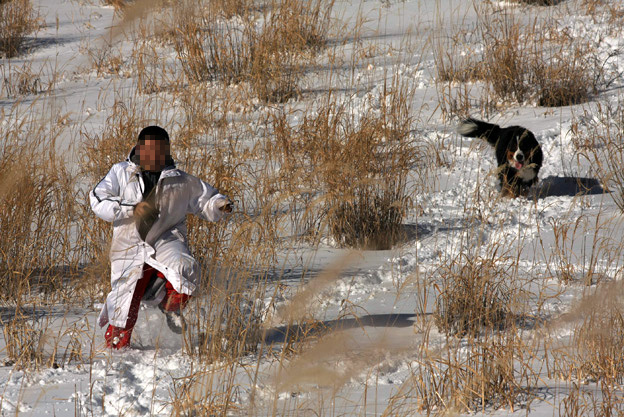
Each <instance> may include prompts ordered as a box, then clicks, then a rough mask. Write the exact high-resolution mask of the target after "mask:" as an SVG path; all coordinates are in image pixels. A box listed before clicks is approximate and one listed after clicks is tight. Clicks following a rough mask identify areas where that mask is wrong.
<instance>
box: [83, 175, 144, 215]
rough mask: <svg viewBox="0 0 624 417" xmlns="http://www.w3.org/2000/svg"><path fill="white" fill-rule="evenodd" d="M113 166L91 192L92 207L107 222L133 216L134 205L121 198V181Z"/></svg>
mask: <svg viewBox="0 0 624 417" xmlns="http://www.w3.org/2000/svg"><path fill="white" fill-rule="evenodd" d="M115 171H116V170H115V166H113V167H112V168H111V169H110V171H108V174H106V176H105V177H104V178H102V179H101V180H100V182H99V183H98V184H97V185H96V186H95V188H94V189H93V190H91V192H90V193H89V200H90V203H91V209H92V210H93V212H94V213H95V215H96V216H98V217H99V218H100V219H102V220H105V221H107V222H112V221H114V220H118V219H122V218H126V217H130V216H132V213H133V210H134V205H132V204H126V203H124V202H123V201H122V200H121V196H120V192H119V181H118V179H117V175H116V172H115Z"/></svg>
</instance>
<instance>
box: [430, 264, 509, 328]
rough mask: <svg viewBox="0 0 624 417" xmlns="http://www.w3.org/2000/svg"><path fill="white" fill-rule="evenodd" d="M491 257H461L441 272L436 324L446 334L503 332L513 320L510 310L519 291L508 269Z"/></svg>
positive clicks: (444, 267)
mask: <svg viewBox="0 0 624 417" xmlns="http://www.w3.org/2000/svg"><path fill="white" fill-rule="evenodd" d="M491 256H492V257H491V258H486V259H483V258H478V257H476V258H473V257H472V256H470V255H462V256H460V258H459V259H457V260H453V261H451V262H450V264H448V265H445V266H443V268H442V270H441V271H440V276H441V279H442V284H441V292H440V295H439V296H438V298H437V300H436V310H435V322H436V324H437V326H438V327H439V328H440V329H441V330H442V331H444V332H445V333H447V334H452V335H457V336H459V337H462V336H465V335H468V336H471V337H477V336H478V335H479V334H481V333H482V332H483V331H493V330H503V329H506V328H508V327H510V326H511V325H512V324H513V323H514V320H515V319H516V317H515V315H514V312H513V311H512V307H513V305H514V303H516V302H517V301H518V297H519V295H520V290H519V288H516V287H515V286H514V284H513V283H514V281H516V277H515V276H514V273H513V269H512V268H511V267H506V268H505V267H502V266H500V259H497V254H496V252H493V253H492V255H491Z"/></svg>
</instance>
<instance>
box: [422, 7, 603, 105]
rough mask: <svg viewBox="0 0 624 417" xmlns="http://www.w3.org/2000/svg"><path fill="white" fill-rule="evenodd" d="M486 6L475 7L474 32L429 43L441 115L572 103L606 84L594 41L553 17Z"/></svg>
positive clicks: (586, 97) (453, 35) (459, 32)
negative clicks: (476, 93) (474, 89)
mask: <svg viewBox="0 0 624 417" xmlns="http://www.w3.org/2000/svg"><path fill="white" fill-rule="evenodd" d="M490 7H491V6H487V5H486V6H483V7H480V8H478V13H479V24H478V26H477V31H476V32H467V31H466V29H460V30H459V31H457V32H456V33H452V34H450V35H448V36H446V37H442V38H441V39H439V40H438V41H437V42H434V43H433V52H434V57H435V62H436V70H437V79H436V83H437V84H436V85H437V88H438V91H439V95H440V97H441V108H442V110H443V112H444V113H445V114H452V115H457V114H459V115H460V116H461V115H462V114H465V113H467V112H468V113H469V112H470V109H471V108H472V107H474V106H475V104H476V105H477V106H478V107H480V108H481V111H482V112H485V113H487V112H488V111H489V110H490V109H489V107H490V106H491V105H492V104H495V105H497V106H508V105H513V104H526V103H531V104H535V105H539V106H544V107H560V106H568V105H574V104H579V103H583V102H587V101H588V100H590V99H591V97H593V96H594V95H595V94H596V93H597V91H598V90H599V89H600V88H604V87H605V86H607V85H609V84H610V82H611V81H609V80H607V79H606V78H605V77H606V75H605V74H606V73H605V62H606V61H604V59H601V58H599V54H598V51H597V45H598V43H592V42H591V41H590V40H588V39H583V38H579V37H575V36H574V35H573V34H571V33H570V31H568V30H566V29H564V28H559V27H558V25H559V21H558V20H557V17H555V16H553V17H550V18H546V19H543V18H538V17H533V16H531V15H530V14H529V15H528V16H527V15H525V14H523V13H519V12H518V11H516V10H514V9H511V10H504V11H497V12H494V11H493V10H491V9H490ZM475 82H478V83H483V84H484V87H485V91H484V92H483V93H482V96H481V97H475V96H474V93H472V94H471V92H470V90H471V89H470V88H469V86H470V85H471V84H473V83H475ZM457 83H459V85H457ZM462 86H463V88H462ZM477 91H481V90H480V89H477Z"/></svg>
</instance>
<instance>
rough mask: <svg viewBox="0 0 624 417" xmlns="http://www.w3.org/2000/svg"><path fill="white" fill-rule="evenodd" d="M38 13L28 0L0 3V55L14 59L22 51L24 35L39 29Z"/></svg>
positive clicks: (12, 0)
mask: <svg viewBox="0 0 624 417" xmlns="http://www.w3.org/2000/svg"><path fill="white" fill-rule="evenodd" d="M38 18H39V16H38V13H37V12H36V11H35V9H34V7H33V5H32V2H31V1H30V0H9V1H3V2H1V3H0V54H1V55H2V56H4V57H6V58H11V57H14V56H16V55H18V54H20V52H21V51H22V48H23V46H24V42H25V41H26V35H28V34H30V33H32V32H34V31H35V30H36V29H37V28H38V27H39V21H38Z"/></svg>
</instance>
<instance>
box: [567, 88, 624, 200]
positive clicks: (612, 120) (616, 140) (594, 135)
mask: <svg viewBox="0 0 624 417" xmlns="http://www.w3.org/2000/svg"><path fill="white" fill-rule="evenodd" d="M579 119H580V120H581V122H580V123H579V124H577V125H575V128H574V129H573V144H574V145H575V147H576V148H577V150H578V152H579V154H580V155H582V156H583V157H584V158H585V159H587V160H589V161H590V162H591V163H592V168H593V169H594V170H595V174H596V176H597V177H598V178H599V179H600V181H601V183H602V185H603V186H604V187H605V188H606V189H607V191H610V192H611V197H612V198H613V200H614V201H615V203H616V204H617V206H618V208H619V209H620V210H621V211H623V212H624V172H623V171H622V166H624V105H623V103H622V100H621V99H620V98H618V100H617V102H615V103H600V104H598V105H597V106H596V108H595V109H592V111H591V112H590V111H587V110H586V111H585V114H584V115H583V116H581V117H580V118H579Z"/></svg>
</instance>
